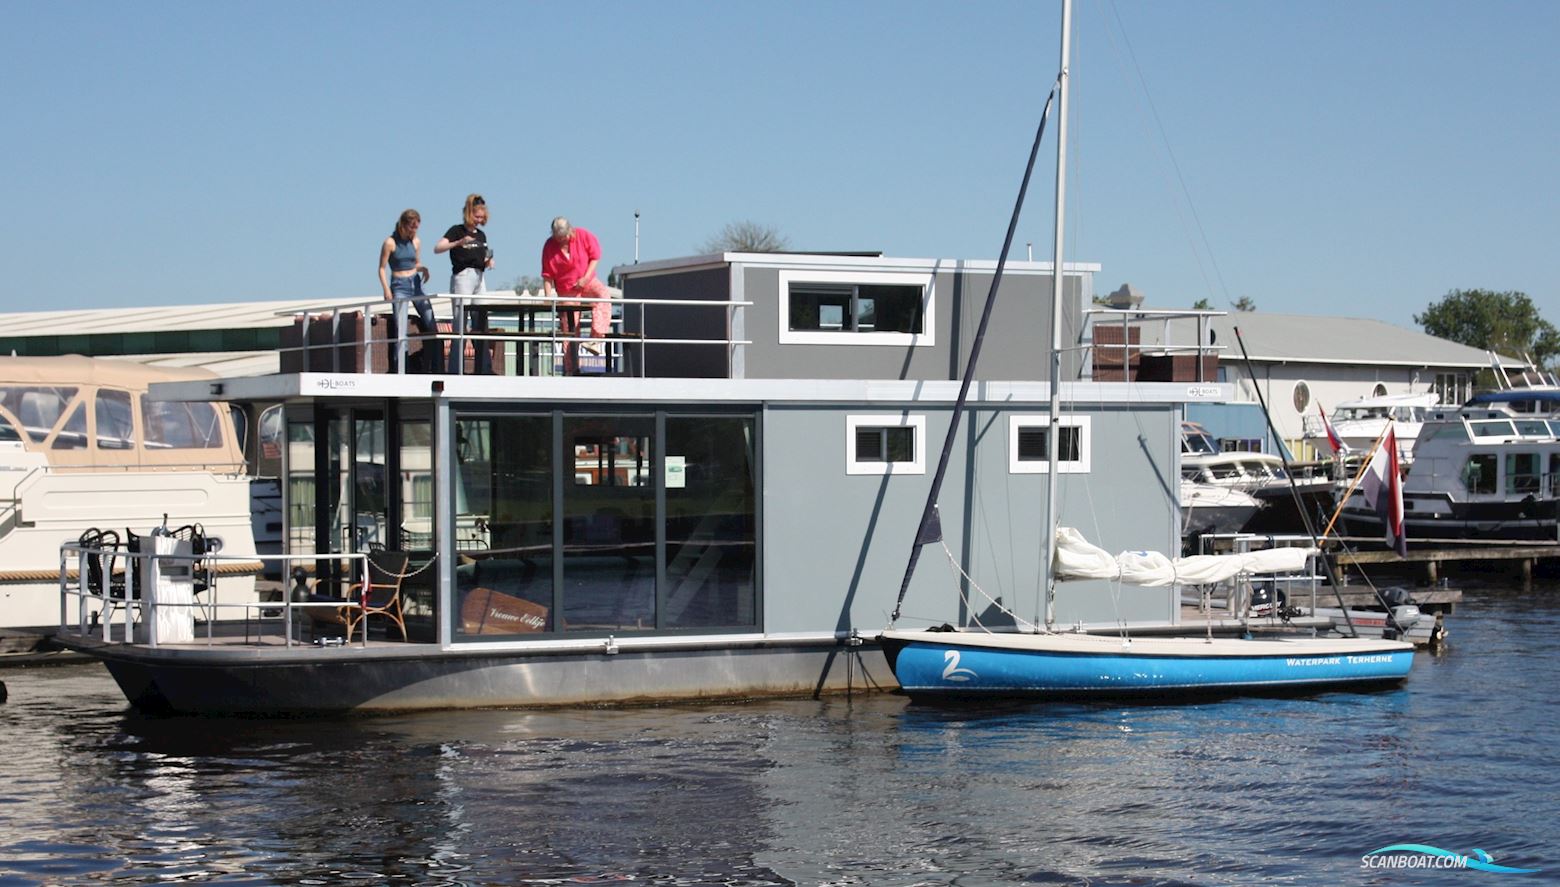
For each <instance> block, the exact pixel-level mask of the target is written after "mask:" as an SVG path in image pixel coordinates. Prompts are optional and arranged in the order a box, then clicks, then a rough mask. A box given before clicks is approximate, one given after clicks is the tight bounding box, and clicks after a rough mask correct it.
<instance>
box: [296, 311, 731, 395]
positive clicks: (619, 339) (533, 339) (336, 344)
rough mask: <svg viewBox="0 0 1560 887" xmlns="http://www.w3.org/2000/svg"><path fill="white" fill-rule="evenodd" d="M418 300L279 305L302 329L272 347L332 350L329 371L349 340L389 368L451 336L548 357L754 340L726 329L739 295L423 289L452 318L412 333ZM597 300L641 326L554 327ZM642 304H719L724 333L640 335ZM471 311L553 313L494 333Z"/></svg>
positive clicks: (459, 345) (458, 341)
mask: <svg viewBox="0 0 1560 887" xmlns="http://www.w3.org/2000/svg"><path fill="white" fill-rule="evenodd" d="M417 298H418V297H415V296H396V297H395V298H393V299H390V300H385V299H362V300H354V301H347V302H340V301H337V302H330V303H324V304H320V305H318V306H305V307H299V308H291V309H288V310H285V311H278V312H276V313H277V316H279V317H292V318H294V319H295V320H298V321H299V334H300V335H299V338H300V343H299V345H297V346H296V347H284V348H279V349H278V351H279V352H280V353H283V354H292V353H298V354H300V355H302V356H303V360H302V364H303V366H304V367H308V366H309V365H310V360H309V355H310V354H311V353H314V352H317V351H318V350H320V349H323V350H325V351H326V352H327V353H328V354H329V355H330V362H331V371H333V372H341V371H342V368H341V365H340V360H341V349H342V348H344V347H348V346H349V345H358V346H361V347H363V348H365V349H371V348H372V347H373V346H376V345H386V346H388V347H389V348H390V349H391V354H392V357H393V359H392V360H390V361H389V362H390V364H391V365H392V366H393V367H395V369H394V370H393V373H394V374H405V373H406V371H407V357H408V356H409V354H410V347H409V346H410V344H411V343H412V342H451V343H453V344H452V345H451V348H453V349H458V353H460V354H464V353H465V344H466V342H467V341H475V342H491V341H502V342H519V343H527V344H533V345H539V344H541V343H547V344H549V345H551V346H552V347H551V348H550V349H549V354H548V355H547V357H548V358H556V356H557V354H558V353H559V351H558V349H559V346H560V345H567V344H570V343H583V342H598V341H599V342H606V343H617V344H622V343H632V344H634V345H637V346H641V347H642V348H643V349H644V351H645V352H647V351H648V350H649V348H650V347H652V346H663V345H679V346H685V345H720V346H722V347H725V348H727V349H733V351H732V353H733V354H735V351H734V349H737V348H740V347H743V346H746V345H751V344H753V342H752V340H751V339H742V338H737V337H736V336H734V335H732V332H733V330H734V328H735V323H734V312H735V310H736V309H739V308H747V307H751V306H752V305H753V304H754V303H753V302H752V301H748V300H741V299H726V300H706V299H635V298H610V297H605V298H604V297H589V296H560V295H556V294H554V295H551V296H548V295H541V294H532V293H530V292H525V293H519V294H513V293H501V292H500V293H471V294H456V293H427V294H424V295H423V296H422V297H421V298H424V299H427V300H429V301H430V302H431V303H433V302H436V303H437V304H438V305H441V306H447V308H448V311H447V313H446V314H445V315H443V316H440V315H439V314H437V313H436V314H435V317H436V318H438V319H440V320H443V319H446V318H447V319H448V320H449V321H450V324H451V330H450V331H449V332H443V331H434V332H425V331H421V330H419V331H418V332H416V333H413V332H411V331H410V329H409V328H408V323H407V321H408V306H409V305H410V304H411V303H412V302H414V301H416V300H417ZM598 303H606V304H618V305H623V306H624V312H625V317H626V315H627V311H628V309H629V308H630V307H632V306H637V307H638V309H639V330H638V331H637V332H636V333H628V334H623V333H618V334H603V335H591V336H579V335H575V336H566V335H560V334H559V330H560V329H561V325H560V324H559V322H558V312H559V309H568V308H576V309H577V308H581V307H586V306H590V305H593V304H598ZM646 306H660V307H669V308H711V309H713V308H720V309H723V310H724V311H725V313H726V323H725V329H726V335H725V336H724V337H722V338H710V339H688V338H661V337H650V336H646V335H645V334H644V321H645V312H646ZM470 309H476V310H483V311H497V312H502V311H504V310H505V309H519V310H520V313H522V314H525V313H529V314H531V315H532V318H533V320H532V322H534V318H535V315H536V314H538V313H542V312H550V313H551V318H550V323H548V324H546V327H545V329H531V330H524V329H523V330H520V331H517V332H496V333H495V332H492V331H472V330H468V329H467V328H466V326H467V324H466V312H467V311H468V310H470ZM343 312H361V317H360V318H359V319H358V322H359V323H360V324H361V326H362V330H361V335H360V337H359V338H358V339H357V340H356V341H353V340H347V341H342V338H341V332H342V331H341V320H342V314H343ZM386 315H389V316H391V317H392V318H393V320H394V321H395V323H394V325H393V326H394V329H395V335H394V336H388V335H387V336H383V337H375V336H373V335H371V325H372V318H374V317H379V316H386ZM317 323H329V324H330V328H331V335H330V337H329V339H330V341H328V342H324V343H311V342H310V341H309V340H310V334H309V331H310V328H311V327H312V326H313V325H314V324H317ZM592 332H593V333H595V332H596V331H595V330H592ZM538 359H541V355H540V354H538ZM646 363H647V359H646V358H645V357H644V356H643V352H642V356H641V359H640V362H639V371H640V375H641V376H643V375H644V374H645V365H646ZM456 371H457V372H456V374H457V375H460V374H464V372H465V366H464V361H463V360H458V361H456ZM362 372H363V373H365V374H373V373H374V368H373V361H372V360H371V359H365V360H364V361H363V368H362Z"/></svg>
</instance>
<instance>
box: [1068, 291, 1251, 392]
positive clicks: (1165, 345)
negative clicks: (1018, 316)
mask: <svg viewBox="0 0 1560 887" xmlns="http://www.w3.org/2000/svg"><path fill="white" fill-rule="evenodd" d="M1225 313H1226V312H1224V311H1213V310H1207V309H1201V308H1184V309H1182V308H1111V307H1107V306H1099V305H1096V306H1093V307H1089V308H1085V309H1084V311H1083V328H1082V329H1081V330H1080V331H1079V334H1078V339H1079V345H1078V346H1077V348H1076V350H1078V351H1081V352H1087V356H1086V357H1085V358H1084V359H1083V360H1082V361H1081V362H1080V365H1079V372H1080V377H1081V376H1082V374H1083V373H1085V372H1086V373H1087V374H1088V376H1089V377H1091V378H1092V376H1093V368H1094V363H1095V360H1094V357H1093V355H1094V353H1095V352H1096V349H1098V352H1099V353H1102V354H1109V353H1116V352H1118V351H1119V353H1120V355H1121V374H1122V379H1123V380H1124V381H1128V382H1137V381H1139V380H1138V379H1137V378H1136V375H1135V374H1134V372H1133V370H1132V356H1133V354H1134V353H1136V354H1139V355H1151V356H1161V355H1163V356H1175V355H1180V354H1195V355H1196V358H1197V369H1196V378H1195V379H1193V380H1187V381H1197V382H1210V381H1213V380H1212V379H1204V378H1203V368H1204V364H1205V362H1206V360H1207V358H1208V357H1209V356H1210V355H1211V356H1214V357H1217V356H1218V355H1219V354H1220V353H1221V352H1223V351H1225V350H1226V346H1224V345H1215V344H1213V343H1212V342H1211V341H1209V340H1210V338H1211V337H1210V335H1209V328H1208V321H1209V319H1211V318H1214V317H1222V316H1223V315H1224V314H1225ZM1096 318H1110V322H1109V323H1104V322H1099V321H1096ZM1118 318H1119V321H1120V322H1119V323H1117V319H1118ZM1189 319H1190V320H1195V321H1196V322H1197V333H1196V342H1195V344H1190V345H1178V344H1175V343H1174V342H1173V341H1172V336H1171V322H1172V321H1175V320H1189ZM1145 322H1163V325H1164V326H1163V334H1162V335H1161V337H1160V339H1161V341H1160V342H1158V343H1156V344H1144V343H1142V342H1133V341H1131V338H1132V337H1131V335H1130V334H1129V333H1128V330H1130V329H1141V328H1142V326H1141V325H1142V324H1143V323H1145ZM1101 327H1107V328H1111V329H1118V328H1119V329H1120V330H1121V341H1120V342H1108V343H1101V342H1097V341H1095V337H1094V336H1093V334H1092V330H1094V329H1098V328H1101ZM1069 350H1073V349H1069Z"/></svg>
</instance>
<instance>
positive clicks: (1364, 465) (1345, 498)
mask: <svg viewBox="0 0 1560 887" xmlns="http://www.w3.org/2000/svg"><path fill="white" fill-rule="evenodd" d="M1391 430H1392V422H1391V421H1390V420H1389V421H1388V422H1387V427H1386V428H1384V429H1382V431H1381V436H1380V437H1378V438H1376V442H1375V443H1373V444H1371V445H1370V451H1369V452H1367V453H1366V454H1365V458H1364V459H1362V460H1360V470H1359V473H1358V474H1355V475H1354V480H1353V481H1352V482H1350V484H1349V489H1348V490H1346V491H1345V492H1344V494H1343V495H1342V496H1341V497H1339V499H1338V507H1337V508H1336V509H1334V510H1333V514H1332V520H1330V521H1328V522H1327V529H1325V530H1323V531H1322V536H1321V538H1323V539H1326V538H1327V534H1328V533H1330V532H1332V528H1333V524H1336V523H1337V522H1338V517H1339V516H1340V515H1342V514H1343V507H1344V506H1345V505H1347V504H1349V497H1350V496H1352V495H1354V491H1355V489H1357V488H1358V487H1359V485H1360V481H1362V480H1364V479H1365V472H1367V471H1369V470H1370V460H1371V459H1373V458H1375V456H1376V451H1377V450H1379V449H1381V443H1382V441H1384V440H1386V439H1387V432H1388V431H1391Z"/></svg>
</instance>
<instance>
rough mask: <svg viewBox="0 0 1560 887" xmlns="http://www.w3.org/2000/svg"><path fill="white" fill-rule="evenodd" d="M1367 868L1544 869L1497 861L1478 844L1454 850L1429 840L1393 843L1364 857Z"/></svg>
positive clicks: (1518, 871) (1505, 871)
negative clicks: (1432, 845) (1425, 841)
mask: <svg viewBox="0 0 1560 887" xmlns="http://www.w3.org/2000/svg"><path fill="white" fill-rule="evenodd" d="M1360 867H1361V868H1367V869H1475V870H1477V871H1481V872H1497V873H1499V874H1503V875H1531V874H1535V873H1537V872H1540V871H1543V870H1542V869H1519V868H1512V867H1511V866H1509V865H1497V864H1496V863H1495V858H1494V857H1492V856H1490V855H1489V854H1488V853H1485V852H1484V851H1483V850H1480V849H1479V848H1477V847H1475V848H1473V849H1472V850H1470V851H1468V852H1467V853H1453V852H1452V851H1450V850H1442V849H1441V848H1440V847H1431V846H1430V845H1429V844H1392V845H1391V846H1388V847H1382V848H1381V849H1379V850H1372V851H1370V852H1369V853H1367V854H1365V855H1364V856H1361V857H1360Z"/></svg>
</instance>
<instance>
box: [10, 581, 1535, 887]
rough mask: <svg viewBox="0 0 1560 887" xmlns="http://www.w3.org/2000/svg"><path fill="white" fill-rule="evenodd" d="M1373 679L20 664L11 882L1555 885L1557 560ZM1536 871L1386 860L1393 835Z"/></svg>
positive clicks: (1465, 611)
mask: <svg viewBox="0 0 1560 887" xmlns="http://www.w3.org/2000/svg"><path fill="white" fill-rule="evenodd" d="M1452 630H1453V638H1452V640H1453V644H1454V646H1453V647H1452V649H1451V650H1450V651H1449V652H1447V653H1445V654H1443V655H1441V656H1439V657H1431V656H1429V655H1427V654H1420V655H1419V657H1418V658H1417V661H1416V662H1415V665H1414V673H1413V677H1412V678H1411V680H1410V682H1409V684H1408V685H1407V686H1406V687H1405V688H1404V689H1401V690H1394V691H1388V692H1382V693H1374V694H1329V695H1325V696H1318V697H1311V698H1301V699H1278V700H1272V699H1262V700H1234V701H1226V702H1218V703H1205V704H1196V705H1185V706H1159V707H1154V706H1140V707H1122V706H1082V705H1028V706H1015V707H1009V708H1004V709H1001V710H995V711H989V710H988V711H984V712H970V711H947V710H939V709H936V708H926V707H922V706H919V705H910V704H908V703H907V702H906V701H905V700H904V699H902V698H899V697H895V696H875V697H864V698H863V697H858V698H856V699H854V700H845V699H830V700H826V701H785V702H763V703H754V704H746V705H729V706H704V707H699V706H688V707H674V708H657V709H630V710H590V711H567V712H546V713H537V712H520V711H497V712H463V713H444V714H424V715H415V716H406V717H394V718H374V719H349V720H333V721H253V720H242V721H241V720H216V719H174V720H148V719H143V718H140V717H137V716H134V715H132V714H130V713H129V712H128V710H127V707H126V705H125V703H124V701H123V699H122V697H120V695H119V692H118V690H117V689H116V688H115V687H114V685H113V684H112V682H111V681H110V680H109V679H108V677H107V676H106V674H105V673H104V672H103V671H101V670H100V669H99V667H97V666H95V665H93V666H70V667H62V668H47V669H28V670H8V671H0V680H4V681H5V682H6V684H7V685H8V687H9V689H10V695H11V701H10V702H9V703H8V704H6V705H4V706H0V887H9V885H22V884H91V883H101V882H117V883H135V884H152V883H165V882H178V881H184V882H200V883H247V884H338V883H364V884H374V883H393V884H402V883H404V884H528V883H529V884H535V883H561V882H564V881H568V882H570V883H578V882H582V881H583V882H586V883H605V882H609V881H632V882H639V883H647V884H692V883H698V884H733V885H738V884H786V883H797V884H954V883H957V884H961V885H979V884H1012V883H1019V882H1026V883H1034V884H1160V883H1166V884H1250V883H1256V882H1261V883H1269V884H1272V883H1277V884H1393V885H1397V884H1415V883H1445V884H1452V883H1473V882H1484V883H1487V882H1489V881H1491V880H1493V881H1496V882H1500V881H1509V882H1524V883H1557V882H1560V817H1557V816H1556V814H1557V813H1560V801H1557V800H1556V799H1557V798H1560V742H1557V741H1556V738H1555V735H1554V733H1555V729H1556V727H1557V726H1560V693H1557V692H1556V684H1557V682H1560V651H1557V649H1556V646H1555V644H1556V641H1557V640H1560V585H1557V584H1556V583H1554V582H1549V583H1547V584H1546V585H1545V586H1542V587H1540V588H1538V589H1536V590H1534V591H1532V592H1526V593H1524V592H1520V591H1515V590H1510V589H1501V588H1483V589H1473V588H1471V587H1470V592H1469V600H1468V601H1467V602H1466V603H1465V604H1464V605H1463V607H1462V608H1461V610H1460V611H1459V613H1458V614H1457V615H1456V616H1455V617H1454V619H1453V622H1452ZM1404 842H1414V843H1424V844H1433V845H1436V846H1439V847H1444V848H1446V849H1449V850H1455V851H1457V852H1467V851H1468V850H1470V849H1472V848H1474V847H1479V848H1483V849H1484V850H1486V851H1488V852H1489V853H1490V854H1492V855H1493V856H1494V858H1495V861H1496V862H1498V863H1504V864H1508V865H1515V866H1522V867H1527V868H1538V869H1543V870H1544V872H1543V873H1542V874H1539V875H1532V876H1526V877H1525V879H1524V877H1523V876H1516V875H1499V874H1488V873H1482V872H1475V871H1449V872H1439V873H1427V872H1424V871H1417V872H1406V871H1393V872H1367V871H1364V870H1362V869H1361V867H1360V863H1359V857H1360V856H1361V855H1362V854H1363V853H1365V852H1367V851H1369V850H1373V849H1375V848H1377V847H1381V846H1384V845H1387V844H1393V843H1404Z"/></svg>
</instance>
